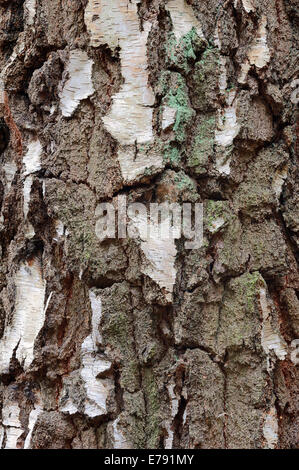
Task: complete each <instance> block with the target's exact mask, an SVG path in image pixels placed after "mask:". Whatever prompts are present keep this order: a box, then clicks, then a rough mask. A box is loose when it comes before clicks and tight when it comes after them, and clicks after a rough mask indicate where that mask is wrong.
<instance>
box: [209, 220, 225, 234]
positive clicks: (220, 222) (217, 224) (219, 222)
mask: <svg viewBox="0 0 299 470" xmlns="http://www.w3.org/2000/svg"><path fill="white" fill-rule="evenodd" d="M224 224H225V220H224V218H223V217H218V219H215V220H213V222H212V223H211V226H209V232H211V233H216V232H218V230H219V229H220V228H221V227H223V225H224Z"/></svg>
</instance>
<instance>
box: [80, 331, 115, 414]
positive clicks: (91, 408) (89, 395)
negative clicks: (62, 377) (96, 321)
mask: <svg viewBox="0 0 299 470" xmlns="http://www.w3.org/2000/svg"><path fill="white" fill-rule="evenodd" d="M94 334H95V332H94ZM95 353H96V350H95V348H94V343H93V338H92V335H90V336H88V337H87V338H86V339H85V341H84V343H83V344H82V349H81V358H82V366H83V367H82V369H81V377H82V379H83V380H84V383H85V390H86V403H85V414H86V415H87V416H89V417H91V418H94V417H95V416H102V415H105V414H106V413H107V407H106V401H107V398H108V395H109V392H110V390H111V388H113V384H112V381H111V379H98V378H97V376H98V375H99V374H102V373H103V372H106V371H108V370H109V369H110V368H111V362H109V361H105V360H103V359H99V358H97V357H95Z"/></svg>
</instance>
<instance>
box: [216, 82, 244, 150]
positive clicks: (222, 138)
mask: <svg viewBox="0 0 299 470" xmlns="http://www.w3.org/2000/svg"><path fill="white" fill-rule="evenodd" d="M236 108H237V99H236V92H235V91H234V90H232V91H231V92H230V93H229V96H228V100H227V107H226V108H225V109H224V110H221V111H219V113H218V124H217V127H218V129H216V131H215V139H216V143H217V144H218V145H220V146H222V147H228V146H230V145H231V144H232V143H233V141H234V138H235V137H237V135H238V134H239V131H240V125H239V124H238V121H237V112H236Z"/></svg>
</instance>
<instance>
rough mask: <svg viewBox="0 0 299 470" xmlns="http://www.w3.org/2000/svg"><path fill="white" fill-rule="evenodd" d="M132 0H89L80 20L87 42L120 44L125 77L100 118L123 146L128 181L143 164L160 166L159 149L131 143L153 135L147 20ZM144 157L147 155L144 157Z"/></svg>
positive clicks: (121, 157) (120, 156)
mask: <svg viewBox="0 0 299 470" xmlns="http://www.w3.org/2000/svg"><path fill="white" fill-rule="evenodd" d="M137 3H139V2H138V1H137V0H134V1H132V2H128V1H127V0H113V1H111V0H89V2H88V5H87V7H86V9H85V23H86V27H87V30H88V32H89V34H90V43H91V45H92V46H94V47H97V46H99V45H101V44H107V45H108V46H109V47H110V48H111V49H112V50H114V49H115V48H116V47H119V48H120V52H119V56H120V61H121V73H122V76H123V79H124V83H123V85H122V86H121V89H120V90H119V92H118V93H116V94H115V95H114V96H113V97H112V99H113V101H112V106H111V108H110V111H109V112H108V114H107V115H106V116H104V117H103V122H104V125H105V128H106V129H107V131H108V132H109V133H110V134H111V135H112V136H113V138H114V139H115V140H116V141H117V142H118V143H119V144H120V145H121V146H122V147H120V148H119V150H118V159H119V162H120V167H121V172H122V175H123V178H124V180H125V181H126V182H127V183H130V182H133V181H134V180H136V178H138V177H141V176H142V175H143V174H144V171H145V169H146V168H147V167H154V168H158V169H160V168H162V166H163V160H162V157H161V155H156V154H155V153H151V152H149V153H148V154H146V155H143V154H142V153H141V152H140V153H139V152H137V155H136V148H135V145H136V144H137V145H139V144H145V143H150V142H152V141H153V124H152V118H153V105H154V102H155V96H154V94H153V91H152V89H151V87H150V86H149V84H148V62H147V39H148V34H149V32H150V30H151V23H149V22H145V23H144V24H143V31H141V30H140V20H139V17H138V13H137ZM145 157H146V158H145Z"/></svg>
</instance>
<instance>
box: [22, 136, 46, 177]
mask: <svg viewBox="0 0 299 470" xmlns="http://www.w3.org/2000/svg"><path fill="white" fill-rule="evenodd" d="M42 152H43V148H42V145H41V143H40V141H39V140H38V139H32V140H31V141H30V142H29V143H28V146H27V152H26V155H24V158H23V164H24V166H25V171H24V173H23V174H24V176H28V175H31V174H32V173H34V172H36V171H39V170H40V169H41V161H40V158H41V154H42Z"/></svg>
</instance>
